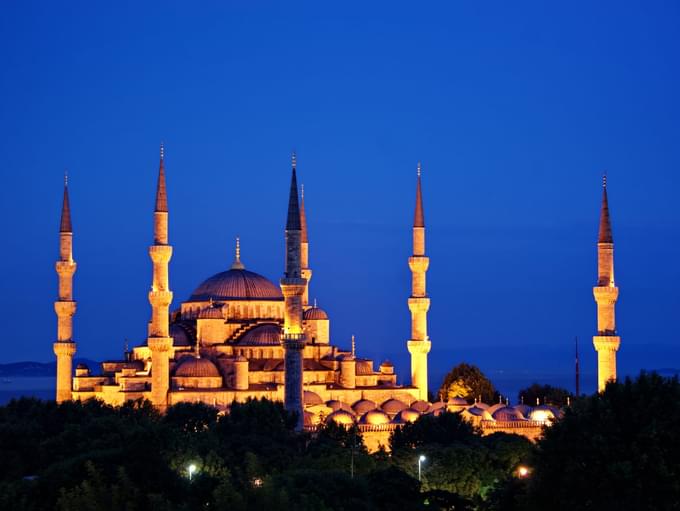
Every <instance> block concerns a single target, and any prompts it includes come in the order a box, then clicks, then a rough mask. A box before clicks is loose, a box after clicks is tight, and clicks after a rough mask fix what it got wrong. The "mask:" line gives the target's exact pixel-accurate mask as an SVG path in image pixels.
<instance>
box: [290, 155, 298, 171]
mask: <svg viewBox="0 0 680 511" xmlns="http://www.w3.org/2000/svg"><path fill="white" fill-rule="evenodd" d="M290 161H291V164H292V165H293V168H296V167H297V156H296V155H295V151H293V154H292V155H291V157H290Z"/></svg>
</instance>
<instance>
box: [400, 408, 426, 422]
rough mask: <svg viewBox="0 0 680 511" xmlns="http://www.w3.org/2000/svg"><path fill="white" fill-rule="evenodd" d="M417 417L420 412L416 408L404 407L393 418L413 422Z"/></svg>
mask: <svg viewBox="0 0 680 511" xmlns="http://www.w3.org/2000/svg"><path fill="white" fill-rule="evenodd" d="M418 417H420V413H419V412H418V411H417V410H414V409H413V408H406V409H405V410H402V411H401V412H399V413H398V414H397V417H396V418H395V420H396V421H399V422H415V421H417V420H418Z"/></svg>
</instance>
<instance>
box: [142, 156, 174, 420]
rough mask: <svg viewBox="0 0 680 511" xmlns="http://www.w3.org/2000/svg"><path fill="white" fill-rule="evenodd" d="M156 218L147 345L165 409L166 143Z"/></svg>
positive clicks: (155, 394) (157, 399)
mask: <svg viewBox="0 0 680 511" xmlns="http://www.w3.org/2000/svg"><path fill="white" fill-rule="evenodd" d="M153 217H154V230H153V234H154V243H153V245H151V246H150V247H149V256H150V257H151V261H152V262H153V282H152V284H151V291H150V292H149V303H151V321H150V322H149V338H148V340H147V344H148V346H149V349H150V350H151V402H152V403H153V404H154V405H155V406H157V407H160V408H163V407H165V406H166V405H167V399H168V389H169V386H170V367H169V356H170V350H171V348H172V337H170V315H169V307H170V303H171V302H172V291H170V286H169V283H168V263H169V262H170V258H171V257H172V247H171V246H170V245H168V197H167V192H166V189H165V162H164V150H163V144H161V154H160V165H159V168H158V185H157V187H156V207H155V209H154V214H153Z"/></svg>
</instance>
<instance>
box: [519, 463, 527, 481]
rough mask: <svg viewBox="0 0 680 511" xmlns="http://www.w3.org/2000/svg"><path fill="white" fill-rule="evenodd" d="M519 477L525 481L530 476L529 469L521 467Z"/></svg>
mask: <svg viewBox="0 0 680 511" xmlns="http://www.w3.org/2000/svg"><path fill="white" fill-rule="evenodd" d="M517 475H518V476H519V478H520V479H524V478H525V477H526V476H528V475H529V469H528V468H527V467H525V466H524V465H520V466H519V467H518V468H517Z"/></svg>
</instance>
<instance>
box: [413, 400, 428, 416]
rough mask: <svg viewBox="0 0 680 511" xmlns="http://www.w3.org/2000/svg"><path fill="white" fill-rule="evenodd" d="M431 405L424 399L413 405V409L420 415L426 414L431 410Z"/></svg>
mask: <svg viewBox="0 0 680 511" xmlns="http://www.w3.org/2000/svg"><path fill="white" fill-rule="evenodd" d="M430 406H431V405H430V403H428V402H427V401H423V400H422V399H419V400H418V401H414V402H413V403H411V408H412V409H414V410H415V411H416V412H418V413H425V412H427V411H428V410H429V409H430Z"/></svg>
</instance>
